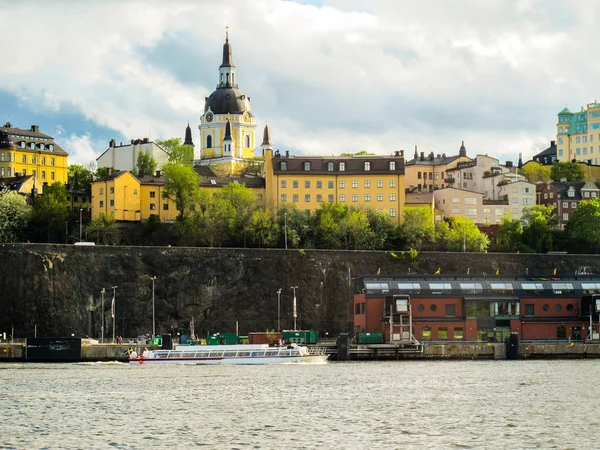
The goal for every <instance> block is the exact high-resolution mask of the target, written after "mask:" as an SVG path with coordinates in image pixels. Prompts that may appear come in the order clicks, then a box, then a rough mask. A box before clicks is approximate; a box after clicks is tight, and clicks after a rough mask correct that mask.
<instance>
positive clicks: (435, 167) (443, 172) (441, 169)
mask: <svg viewBox="0 0 600 450" xmlns="http://www.w3.org/2000/svg"><path fill="white" fill-rule="evenodd" d="M431 156H432V155H430V157H424V158H423V159H421V158H415V159H413V160H411V161H409V162H408V163H406V165H405V173H406V174H405V183H406V187H407V188H409V189H412V188H414V189H416V190H417V191H428V192H431V191H433V190H436V189H442V188H444V187H447V186H448V184H449V183H446V181H445V180H446V179H447V178H450V176H449V175H448V170H450V169H455V168H456V166H457V165H458V164H459V163H461V162H470V161H472V159H471V158H469V157H468V156H460V155H459V156H454V157H445V156H441V157H440V156H439V155H438V156H437V157H433V158H431Z"/></svg>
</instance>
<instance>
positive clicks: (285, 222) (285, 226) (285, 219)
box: [283, 212, 287, 250]
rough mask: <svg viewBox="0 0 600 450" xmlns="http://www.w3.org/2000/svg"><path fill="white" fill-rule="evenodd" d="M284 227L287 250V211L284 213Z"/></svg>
mask: <svg viewBox="0 0 600 450" xmlns="http://www.w3.org/2000/svg"><path fill="white" fill-rule="evenodd" d="M283 229H284V233H285V249H286V250H287V213H286V212H284V213H283Z"/></svg>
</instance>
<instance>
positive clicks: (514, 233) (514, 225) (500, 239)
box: [495, 216, 523, 252]
mask: <svg viewBox="0 0 600 450" xmlns="http://www.w3.org/2000/svg"><path fill="white" fill-rule="evenodd" d="M522 238H523V223H522V222H521V221H520V220H517V219H512V218H510V217H506V216H505V217H503V218H502V221H501V222H500V226H499V227H498V232H497V233H496V238H495V243H496V250H497V251H499V252H516V251H518V250H521V247H522Z"/></svg>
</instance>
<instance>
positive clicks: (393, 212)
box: [390, 208, 435, 306]
mask: <svg viewBox="0 0 600 450" xmlns="http://www.w3.org/2000/svg"><path fill="white" fill-rule="evenodd" d="M390 217H396V210H395V209H394V208H392V209H390ZM431 306H435V305H431Z"/></svg>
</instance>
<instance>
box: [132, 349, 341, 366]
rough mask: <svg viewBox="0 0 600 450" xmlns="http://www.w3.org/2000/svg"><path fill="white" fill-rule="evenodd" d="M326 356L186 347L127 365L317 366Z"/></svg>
mask: <svg viewBox="0 0 600 450" xmlns="http://www.w3.org/2000/svg"><path fill="white" fill-rule="evenodd" d="M328 357H329V355H327V354H326V353H325V350H324V349H322V348H310V349H309V348H308V347H304V346H300V345H296V344H292V345H290V346H280V347H269V346H268V345H267V344H264V345H252V344H250V345H248V344H242V345H186V346H178V347H176V349H175V350H145V351H144V352H143V353H142V354H141V355H138V354H137V352H132V353H131V355H130V357H129V362H130V364H142V365H146V364H291V363H292V364H293V363H309V364H318V363H323V362H325V361H326V360H327V358H328Z"/></svg>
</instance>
